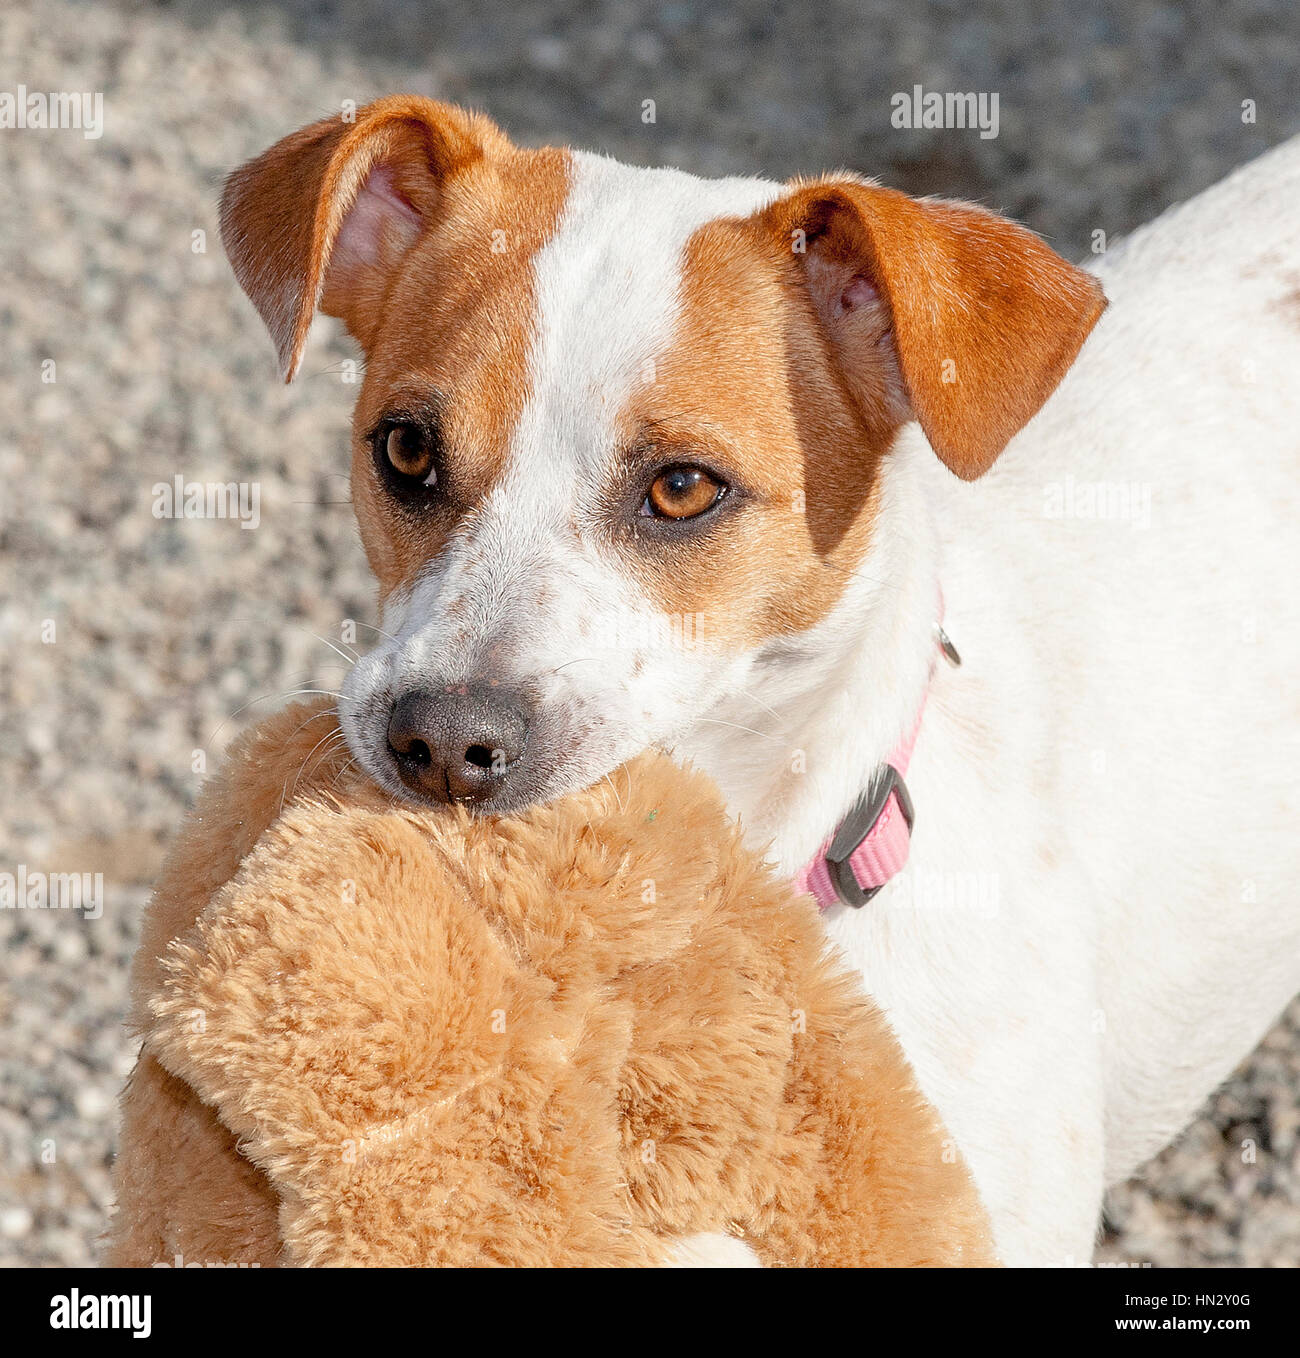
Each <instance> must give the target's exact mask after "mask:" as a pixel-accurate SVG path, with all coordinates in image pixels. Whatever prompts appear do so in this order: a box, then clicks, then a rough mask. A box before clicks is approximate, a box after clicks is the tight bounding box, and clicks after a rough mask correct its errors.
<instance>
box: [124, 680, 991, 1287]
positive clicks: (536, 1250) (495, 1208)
mask: <svg viewBox="0 0 1300 1358" xmlns="http://www.w3.org/2000/svg"><path fill="white" fill-rule="evenodd" d="M133 985H134V1005H135V1007H134V1014H133V1022H134V1024H135V1025H136V1027H137V1028H138V1030H139V1032H140V1034H141V1036H142V1038H143V1048H142V1051H141V1054H140V1059H139V1063H138V1065H137V1066H136V1069H135V1072H134V1074H133V1075H132V1077H131V1080H130V1082H129V1085H128V1087H127V1089H126V1091H125V1093H124V1095H123V1113H124V1121H123V1128H122V1143H121V1151H120V1153H119V1156H118V1162H117V1189H118V1211H117V1215H116V1216H115V1218H114V1221H113V1226H112V1231H111V1244H110V1248H109V1251H108V1262H110V1263H113V1264H119V1265H122V1264H126V1265H149V1264H154V1263H166V1264H174V1263H176V1262H182V1263H185V1264H218V1263H224V1264H234V1263H244V1264H260V1265H263V1266H266V1265H272V1264H280V1265H286V1264H293V1265H337V1264H352V1265H394V1264H405V1265H470V1264H511V1265H578V1264H587V1265H603V1264H661V1263H667V1262H689V1261H691V1260H692V1259H695V1258H699V1257H701V1251H703V1253H704V1254H707V1255H709V1256H714V1255H718V1254H722V1255H725V1254H726V1252H727V1251H726V1248H724V1247H726V1246H728V1245H730V1247H731V1251H732V1253H733V1254H739V1255H744V1256H745V1257H746V1258H750V1257H753V1256H757V1258H758V1259H759V1260H761V1261H762V1262H763V1263H766V1264H773V1265H775V1264H787V1265H809V1264H844V1265H854V1264H863V1265H867V1264H871V1265H900V1264H963V1265H965V1264H971V1265H974V1264H987V1263H990V1262H992V1256H991V1247H990V1245H989V1240H988V1235H987V1230H986V1223H985V1219H984V1215H983V1211H982V1209H981V1207H980V1205H979V1203H978V1200H977V1197H976V1195H975V1192H974V1189H973V1187H972V1185H971V1182H970V1180H969V1177H968V1175H967V1172H966V1170H965V1168H964V1167H963V1165H962V1164H961V1162H960V1160H959V1158H958V1157H957V1156H956V1154H955V1152H953V1150H952V1149H951V1144H950V1143H949V1142H947V1141H946V1140H945V1139H944V1136H943V1133H942V1132H941V1130H940V1129H939V1128H938V1126H937V1125H936V1121H935V1117H934V1114H933V1112H932V1111H931V1110H930V1109H929V1108H928V1106H926V1105H925V1103H924V1102H923V1101H922V1099H921V1097H920V1095H919V1093H918V1091H917V1089H916V1086H915V1084H914V1083H913V1080H912V1077H911V1074H910V1072H909V1070H908V1068H907V1065H906V1063H905V1061H904V1060H903V1057H902V1054H901V1052H900V1050H899V1047H898V1044H897V1043H896V1041H895V1039H894V1037H893V1036H892V1034H891V1032H890V1030H889V1029H888V1027H887V1025H886V1024H885V1022H884V1020H883V1019H882V1018H881V1017H880V1015H879V1014H878V1013H877V1012H876V1011H875V1010H874V1009H873V1008H872V1007H871V1005H870V1004H869V1003H868V1002H867V1001H865V1000H864V999H862V998H861V997H860V995H859V994H858V993H857V992H856V991H855V987H854V983H853V981H852V978H851V976H850V974H849V973H848V971H847V969H846V968H845V967H844V966H843V964H842V963H840V962H839V961H838V960H837V959H836V958H835V957H834V956H833V955H831V954H829V953H828V951H827V945H826V942H825V939H824V936H823V933H822V930H821V926H820V923H819V921H818V917H817V912H816V909H815V907H814V906H813V904H812V903H811V902H810V901H809V900H807V899H804V898H800V897H796V896H795V895H793V893H792V892H791V891H790V889H789V888H788V887H785V886H783V885H782V884H780V883H779V882H778V881H776V880H775V879H774V877H773V876H772V875H771V873H770V872H769V870H768V869H767V868H766V867H765V866H764V864H763V863H762V862H761V861H760V859H759V858H758V857H757V856H756V855H755V854H754V853H752V852H751V851H750V850H748V849H747V848H745V847H744V846H743V845H742V843H741V841H740V837H739V832H738V830H737V828H736V827H735V826H734V825H733V824H732V823H730V822H729V821H728V820H727V817H726V815H725V813H724V811H723V807H722V804H721V800H720V797H719V795H718V793H717V792H716V790H715V789H714V788H713V786H712V784H711V783H710V782H709V781H708V780H707V779H706V778H705V777H703V776H702V775H700V774H698V773H692V772H690V771H684V770H683V769H681V768H679V767H677V766H675V765H674V764H672V763H671V762H670V761H669V760H668V759H666V758H665V757H663V756H659V755H646V756H643V757H641V758H640V759H638V760H636V761H634V762H633V763H631V764H629V765H627V766H626V767H625V768H623V769H621V770H620V771H619V772H618V773H617V774H615V775H614V776H613V778H612V779H611V780H609V781H607V782H604V783H601V784H600V785H598V786H597V787H595V788H592V789H590V790H589V791H586V792H582V793H578V794H576V795H573V796H570V797H568V798H566V799H564V800H562V801H559V802H557V803H554V804H552V805H549V806H544V807H538V808H534V809H532V810H529V811H527V812H525V813H523V814H522V815H519V816H516V817H513V818H509V819H490V818H474V817H471V816H469V815H468V814H466V813H465V812H464V811H463V810H461V809H460V808H421V807H416V806H412V805H406V804H401V803H396V802H394V801H393V800H392V799H391V798H390V797H389V796H388V795H387V794H385V793H383V792H381V791H379V790H378V789H377V788H375V787H374V786H373V785H371V784H370V783H369V782H368V781H367V780H366V779H365V778H364V777H363V776H362V775H361V774H360V773H359V772H358V771H357V770H356V768H355V766H354V765H353V764H352V763H351V761H350V759H349V756H348V754H347V752H346V750H345V749H344V747H343V741H342V739H341V737H340V736H339V733H338V728H337V724H336V719H335V716H334V713H333V711H332V710H331V709H330V707H329V706H328V705H327V704H326V703H323V702H322V703H317V704H314V705H310V704H308V705H299V706H297V707H294V708H291V709H289V710H287V711H285V712H282V713H281V714H279V715H278V716H277V717H275V718H274V719H272V720H271V721H269V722H267V723H266V724H265V725H264V726H262V727H261V728H259V729H258V730H256V731H254V732H252V733H251V734H250V735H249V736H248V737H246V738H245V739H244V740H243V741H242V742H241V743H240V744H239V745H238V746H237V747H236V748H235V749H234V750H233V751H232V754H231V757H230V759H229V760H228V762H227V766H226V768H225V770H224V772H223V773H222V775H221V776H220V777H218V778H217V779H215V780H213V782H211V783H210V784H209V786H208V787H207V789H206V790H205V791H204V793H203V795H202V797H201V800H200V802H199V805H198V807H197V809H196V811H195V813H194V814H193V816H192V817H191V818H190V821H189V822H188V824H187V826H186V828H185V829H184V831H183V833H182V835H181V837H180V839H179V842H178V843H177V845H176V847H175V849H174V850H173V853H172V855H171V858H170V861H169V864H168V866H167V868H166V871H165V873H164V876H163V880H162V882H161V884H160V886H159V888H158V890H157V893H156V895H155V897H154V900H153V902H152V904H151V906H150V908H149V910H148V913H147V915H146V919H145V927H144V936H143V940H142V943H141V947H140V951H139V954H138V957H137V960H136V965H135V971H134V976H133ZM701 1238H703V1240H701ZM737 1242H743V1243H744V1244H745V1245H748V1246H749V1247H750V1251H752V1255H751V1254H750V1251H745V1250H741V1249H738V1248H736V1244H737ZM692 1251H694V1253H692Z"/></svg>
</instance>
